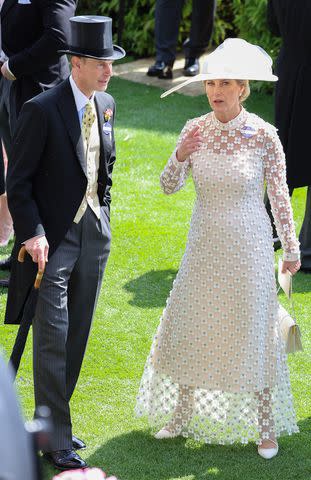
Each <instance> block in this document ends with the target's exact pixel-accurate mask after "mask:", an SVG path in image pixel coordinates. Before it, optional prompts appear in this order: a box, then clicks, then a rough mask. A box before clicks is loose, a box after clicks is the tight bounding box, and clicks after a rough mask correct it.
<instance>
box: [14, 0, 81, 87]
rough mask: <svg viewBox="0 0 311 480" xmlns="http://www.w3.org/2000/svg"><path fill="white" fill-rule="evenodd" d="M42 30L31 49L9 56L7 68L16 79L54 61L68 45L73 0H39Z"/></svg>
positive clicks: (74, 3) (73, 5) (73, 9)
mask: <svg viewBox="0 0 311 480" xmlns="http://www.w3.org/2000/svg"><path fill="white" fill-rule="evenodd" d="M37 3H38V9H39V11H40V14H41V18H42V23H43V27H44V31H43V33H42V36H41V37H40V38H39V39H38V40H37V42H35V43H34V44H33V45H32V46H31V47H30V48H25V49H24V50H22V51H21V52H19V53H17V54H16V55H12V56H10V60H9V68H10V70H11V71H12V73H13V74H14V75H15V77H16V78H18V77H19V76H21V75H31V74H34V73H36V72H38V71H40V70H42V69H44V68H46V67H47V66H49V65H51V64H52V63H54V62H56V61H57V59H58V57H59V54H58V53H57V51H58V50H61V49H65V48H67V44H68V39H69V28H70V22H69V18H70V17H72V16H74V13H75V9H76V1H75V0H53V1H52V0H39V1H38V2H37Z"/></svg>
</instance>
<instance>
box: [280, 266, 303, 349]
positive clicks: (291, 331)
mask: <svg viewBox="0 0 311 480" xmlns="http://www.w3.org/2000/svg"><path fill="white" fill-rule="evenodd" d="M278 281H279V284H280V288H282V289H283V290H284V293H285V295H286V296H287V298H288V299H289V302H290V307H291V310H292V312H293V315H290V314H289V313H288V311H287V310H286V309H285V308H284V307H283V306H282V305H281V304H279V310H278V316H279V325H280V331H281V337H282V339H283V341H284V343H285V351H286V353H295V352H299V351H300V350H303V348H302V343H301V333H300V329H299V326H298V325H297V321H296V315H295V311H294V305H293V299H292V288H293V287H292V276H291V274H290V273H289V272H287V273H282V260H279V271H278Z"/></svg>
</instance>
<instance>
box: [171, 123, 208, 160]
mask: <svg viewBox="0 0 311 480" xmlns="http://www.w3.org/2000/svg"><path fill="white" fill-rule="evenodd" d="M199 129H200V127H199V126H196V127H194V128H193V129H192V130H190V132H189V133H187V135H186V136H185V138H184V139H183V140H182V142H181V144H180V145H179V147H178V149H177V151H176V158H177V160H178V161H179V162H184V161H185V160H186V159H187V158H188V157H189V155H191V153H193V152H196V151H197V150H198V149H199V148H200V147H201V145H202V143H203V138H202V136H201V134H200V132H199Z"/></svg>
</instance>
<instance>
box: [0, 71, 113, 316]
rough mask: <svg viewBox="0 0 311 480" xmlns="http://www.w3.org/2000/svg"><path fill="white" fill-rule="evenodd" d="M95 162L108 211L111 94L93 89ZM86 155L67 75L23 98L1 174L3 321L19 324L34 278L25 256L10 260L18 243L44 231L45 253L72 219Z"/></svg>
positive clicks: (83, 185) (82, 188) (80, 195)
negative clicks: (6, 268) (7, 252)
mask: <svg viewBox="0 0 311 480" xmlns="http://www.w3.org/2000/svg"><path fill="white" fill-rule="evenodd" d="M95 105H96V110H97V116H98V122H99V132H100V165H99V172H98V197H99V202H100V205H101V206H102V208H104V209H105V210H106V213H107V215H108V216H109V207H110V187H111V185H112V180H111V176H112V169H113V164H114V161H115V142H114V135H113V130H112V134H111V135H106V134H105V133H104V132H103V124H104V112H105V110H106V109H108V108H109V109H111V110H112V111H113V116H112V119H111V120H110V123H111V125H113V118H114V111H115V105H114V100H113V98H112V97H111V96H110V95H109V94H107V93H96V94H95ZM85 172H86V160H85V155H84V150H83V139H82V135H81V128H80V123H79V118H78V113H77V110H76V104H75V100H74V96H73V93H72V89H71V86H70V82H69V79H68V80H65V81H64V82H62V83H61V84H59V85H57V86H56V87H55V88H52V89H51V90H49V91H47V92H44V93H42V94H40V95H38V96H37V97H35V98H33V99H32V100H30V101H28V102H26V103H25V104H24V106H23V108H22V110H21V113H20V116H19V120H18V124H17V129H16V134H15V136H14V139H13V148H12V157H11V161H10V164H9V169H8V176H7V194H8V202H9V208H10V211H11V213H12V217H13V221H14V230H15V234H16V241H15V246H14V249H13V255H14V261H13V267H12V271H11V278H10V286H9V294H8V301H7V310H6V318H5V323H19V322H20V320H21V316H22V313H23V308H24V305H25V302H26V300H27V296H28V294H29V292H30V290H31V287H32V285H33V282H34V278H35V273H36V269H37V265H36V264H34V263H33V262H32V260H31V258H30V256H28V255H27V257H26V262H25V263H24V264H20V263H18V262H17V261H16V256H17V253H18V250H19V249H20V247H21V244H22V242H24V241H25V240H27V239H29V238H32V237H34V236H36V235H40V234H45V235H46V237H47V241H48V243H49V246H50V249H49V257H50V256H51V255H53V252H54V251H55V250H56V248H57V246H58V245H59V244H60V242H61V241H62V240H63V238H64V236H65V235H66V232H67V230H68V229H69V227H70V225H71V224H72V222H73V220H74V217H75V215H76V213H77V211H78V208H79V206H80V204H81V202H82V199H83V196H84V194H85V191H86V186H87V177H86V173H85Z"/></svg>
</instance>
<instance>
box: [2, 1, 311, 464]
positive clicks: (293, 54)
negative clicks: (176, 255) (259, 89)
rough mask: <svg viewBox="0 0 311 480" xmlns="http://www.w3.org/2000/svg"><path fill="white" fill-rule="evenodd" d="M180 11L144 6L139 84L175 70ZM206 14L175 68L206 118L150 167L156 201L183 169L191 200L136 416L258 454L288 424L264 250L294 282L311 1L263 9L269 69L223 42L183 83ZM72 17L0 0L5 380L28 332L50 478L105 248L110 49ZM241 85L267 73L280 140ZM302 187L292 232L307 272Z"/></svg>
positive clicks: (64, 441) (101, 34) (305, 176)
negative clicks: (157, 187) (150, 61)
mask: <svg viewBox="0 0 311 480" xmlns="http://www.w3.org/2000/svg"><path fill="white" fill-rule="evenodd" d="M182 6H183V2H182V1H180V2H171V1H168V0H166V1H164V0H158V1H157V4H156V30H155V36H156V55H157V56H156V63H155V64H154V65H153V66H152V67H150V68H149V70H148V72H147V73H148V75H152V76H157V77H159V78H160V79H162V78H171V77H172V75H173V74H172V68H173V63H174V59H175V49H176V42H177V35H178V24H179V21H180V16H181V9H182ZM173 7H174V8H173ZM300 7H301V9H300ZM215 8H216V2H215V1H212V0H209V1H207V2H201V1H196V0H194V2H193V18H192V28H191V33H190V39H189V41H187V42H186V45H185V52H186V53H185V55H186V56H185V59H186V61H185V68H184V74H185V75H186V76H189V77H191V80H190V81H203V85H204V92H205V94H206V96H207V100H208V102H209V105H210V107H211V112H209V113H207V114H205V115H203V116H200V117H197V118H193V119H191V120H188V121H187V122H186V124H185V127H184V128H183V130H182V132H181V134H180V137H179V139H178V142H177V145H176V148H175V150H174V152H173V153H172V155H171V157H170V158H169V160H168V163H167V165H166V166H165V168H164V171H163V173H162V175H161V186H162V189H163V191H164V193H166V194H173V193H175V192H177V191H178V190H180V189H181V188H182V187H183V185H184V184H185V182H186V180H187V177H188V176H189V174H190V173H192V178H193V181H194V184H195V187H196V194H197V198H196V202H195V206H194V210H193V214H192V219H191V226H190V231H189V234H188V240H187V245H186V250H185V254H184V256H183V258H182V261H181V264H180V268H179V271H178V273H177V276H176V279H175V281H174V284H173V288H172V291H171V292H170V295H169V298H168V301H167V305H166V308H165V309H164V311H163V315H162V317H161V320H160V324H159V327H158V330H157V332H156V334H155V337H154V340H153V343H152V347H151V351H150V355H149V356H148V359H147V362H146V365H145V369H144V372H143V376H142V379H141V384H140V389H139V393H138V397H137V405H136V413H137V414H138V415H147V416H148V418H149V420H150V422H151V423H152V424H155V425H157V426H158V431H157V433H156V434H155V438H157V439H158V440H161V439H168V438H173V437H176V436H179V435H182V436H184V437H192V438H194V439H196V440H201V441H202V440H203V441H204V442H206V443H217V444H224V443H234V442H241V443H247V442H249V441H253V442H256V443H257V444H258V453H259V455H260V456H262V457H263V458H265V459H270V458H273V457H274V456H275V455H277V453H278V448H279V447H278V438H279V437H280V435H282V434H284V433H287V434H292V433H294V432H298V426H297V422H296V417H295V411H294V407H293V398H292V393H291V388H290V381H289V372H288V367H287V359H286V352H285V346H284V342H283V339H282V335H281V329H280V319H279V314H278V300H277V290H276V283H275V273H274V247H276V241H280V243H281V246H282V248H283V262H282V272H283V273H284V274H285V273H287V272H289V273H290V274H291V275H294V274H295V273H296V272H297V271H298V270H299V269H300V267H301V262H300V248H299V241H298V240H297V238H296V234H295V227H294V221H293V213H292V208H291V202H290V195H291V193H292V191H293V189H294V188H297V187H301V186H308V187H309V186H310V185H311V183H310V180H311V179H310V175H311V170H310V168H309V167H308V166H306V164H305V161H304V155H303V154H305V152H306V151H307V150H306V147H307V145H306V142H307V141H308V135H307V133H308V131H307V129H308V125H307V122H306V120H305V117H304V112H305V109H304V106H305V103H306V101H307V100H306V99H307V98H308V95H309V89H308V75H309V66H308V63H307V62H308V58H309V57H308V54H309V51H308V48H309V45H311V42H310V41H309V40H310V39H309V35H310V33H309V27H308V25H309V20H310V19H311V7H310V6H309V5H308V4H307V3H306V0H299V8H298V6H297V4H295V5H293V2H290V0H269V1H268V20H269V25H270V28H271V30H272V31H273V33H274V34H276V35H281V37H282V39H283V46H282V49H281V52H280V55H279V58H278V62H277V68H276V75H275V74H274V73H273V71H272V60H271V58H270V57H269V55H268V54H267V53H266V52H265V51H264V50H263V49H262V48H260V47H258V46H256V45H252V44H250V43H248V42H247V41H245V40H242V39H238V38H236V39H226V40H225V41H224V42H223V43H222V44H221V45H219V46H218V47H217V48H216V49H215V50H214V51H213V52H212V53H210V54H209V55H208V57H207V62H206V63H205V64H204V66H203V69H202V73H199V63H198V58H199V56H200V54H201V53H202V52H203V51H204V50H205V48H206V47H207V45H208V43H209V41H210V38H211V33H212V25H213V18H214V14H215ZM75 10H76V2H75V0H55V1H53V2H51V1H49V0H32V1H31V2H30V1H29V2H25V1H20V0H4V1H3V3H2V7H1V48H2V51H1V63H2V66H1V74H2V76H1V79H0V135H1V139H2V144H3V155H2V156H1V155H0V161H1V162H0V170H1V176H0V189H1V190H0V193H1V194H2V195H1V197H0V198H1V203H0V215H1V228H0V242H1V243H0V245H2V246H4V245H7V243H8V241H9V239H10V238H11V236H12V234H13V225H14V236H15V241H14V247H13V250H12V254H11V256H10V258H9V259H5V260H4V261H2V265H0V267H1V268H9V269H10V279H9V281H8V282H7V286H8V299H7V306H6V313H5V323H6V324H20V327H19V334H18V337H17V340H18V342H17V344H16V348H19V354H18V355H17V357H18V356H19V358H17V360H16V355H15V356H14V357H11V363H12V366H13V367H14V368H15V371H17V369H18V364H19V360H20V355H21V353H22V349H20V344H21V343H22V344H23V342H24V343H25V332H26V333H27V331H28V328H29V326H30V324H31V325H32V329H33V374H34V393H35V404H36V406H39V405H46V406H48V407H49V408H50V410H51V413H52V418H53V423H54V430H53V434H52V435H51V440H50V446H49V448H48V449H47V450H45V451H44V452H43V453H44V457H45V458H46V459H47V460H48V461H49V462H51V463H52V465H53V466H54V467H56V468H58V469H62V470H66V469H75V468H85V467H86V466H87V464H86V462H85V460H83V459H82V458H81V456H80V455H79V454H78V453H77V450H79V449H81V448H85V446H86V445H85V444H84V442H83V441H82V440H80V439H79V438H77V437H76V436H75V435H74V434H73V431H72V422H71V414H70V399H71V396H72V394H73V392H74V389H75V386H76V383H77V380H78V377H79V373H80V369H81V365H82V361H83V357H84V353H85V349H86V344H87V340H88V336H89V332H90V328H91V323H92V318H93V315H94V311H95V309H96V303H97V299H98V295H99V292H100V288H101V284H102V279H103V275H104V270H105V266H106V263H107V260H108V257H109V252H110V241H111V234H110V201H111V186H112V171H113V167H114V163H115V160H116V153H115V140H114V117H115V103H114V99H113V98H112V97H111V96H110V95H109V94H108V93H107V92H106V90H107V88H108V85H109V80H110V78H111V75H112V64H113V61H115V60H118V59H121V58H123V57H124V56H125V51H124V50H123V48H122V47H120V46H118V45H114V44H113V42H112V20H111V18H109V17H102V16H97V15H93V16H92V15H82V16H75ZM170 18H174V19H175V22H172V21H171V20H170ZM25 19H27V21H25ZM202 21H203V23H202ZM295 22H299V25H300V27H299V32H298V33H297V24H295ZM200 25H201V26H200ZM202 25H203V26H204V28H203V27H202ZM201 27H202V28H201ZM13 30H14V31H16V32H17V34H16V35H14V36H13V35H12V34H11V32H12V31H13ZM67 57H68V58H69V59H70V64H71V68H69V63H68V60H67ZM278 77H279V78H278ZM250 80H251V81H266V82H277V80H278V82H277V83H276V85H277V88H276V105H275V112H276V121H275V123H276V126H277V127H278V128H279V133H278V132H277V129H276V128H275V127H274V126H272V125H270V124H269V123H267V122H266V121H264V120H263V119H261V118H260V117H259V116H257V115H256V114H254V113H250V112H248V111H247V110H246V109H245V107H244V106H243V103H244V102H245V100H246V99H247V98H248V96H249V95H250V84H249V81H250ZM185 83H189V80H188V81H187V82H184V83H183V84H180V85H178V86H177V87H176V86H175V87H174V88H172V89H171V90H170V91H168V92H166V93H165V94H164V95H163V96H166V95H167V94H170V93H172V92H173V91H176V90H177V89H179V88H182V87H183V86H184V84H185ZM284 91H286V99H287V102H285V101H284ZM60 140H61V141H60ZM297 158H298V160H299V162H298V166H297ZM294 159H295V160H294ZM294 162H295V164H294ZM5 165H7V167H6V168H5ZM69 185H70V188H68V187H69ZM264 185H266V206H265V203H264V200H263V190H264ZM310 191H311V190H310V188H309V189H308V195H307V206H306V214H305V219H304V223H303V227H302V230H301V232H300V243H301V258H302V270H303V271H304V272H306V273H310V272H311V245H310V242H311V223H310V222H311V220H310V208H311V204H310V201H311V194H310ZM55 192H57V195H55ZM269 215H270V219H271V221H270V220H269ZM11 216H12V218H11ZM273 239H274V240H275V242H274V243H273ZM23 251H24V252H26V257H25V259H24V262H23V263H21V262H20V261H19V259H20V256H21V252H23ZM37 272H39V273H38V275H39V276H38V275H37ZM36 275H37V280H38V281H39V283H40V286H39V288H38V285H37V284H36V286H34V282H35V278H36ZM2 284H3V285H6V283H5V282H4V281H3V283H2ZM15 354H16V351H15ZM13 358H14V361H13Z"/></svg>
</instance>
